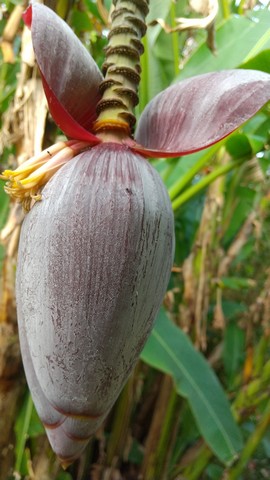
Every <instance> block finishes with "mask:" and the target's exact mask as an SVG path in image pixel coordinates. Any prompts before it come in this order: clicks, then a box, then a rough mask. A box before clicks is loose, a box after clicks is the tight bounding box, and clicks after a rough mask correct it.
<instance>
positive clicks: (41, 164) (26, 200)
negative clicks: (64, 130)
mask: <svg viewBox="0 0 270 480" xmlns="http://www.w3.org/2000/svg"><path fill="white" fill-rule="evenodd" d="M87 148H89V144H88V143H87V142H78V141H77V140H70V141H67V142H59V143H56V144H55V145H52V146H51V147H50V148H48V149H46V150H43V152H41V153H40V154H39V155H37V156H36V157H32V158H30V159H29V160H28V161H26V162H24V163H23V164H22V165H20V166H19V167H18V168H17V169H16V170H14V171H12V170H5V171H4V172H3V174H2V175H0V178H2V179H4V180H7V184H6V186H5V191H6V193H8V195H10V196H11V197H12V198H13V199H15V200H17V201H18V202H20V203H22V205H23V207H24V209H25V210H26V211H29V210H30V208H31V205H32V204H33V203H34V202H35V201H38V200H41V193H40V191H41V188H42V187H43V186H44V185H45V184H46V183H47V181H48V180H49V179H50V178H51V177H52V176H53V175H54V173H55V172H56V171H57V170H59V168H61V167H62V166H63V165H64V164H65V163H67V162H68V161H69V160H71V159H72V158H73V157H75V156H76V155H78V154H79V153H80V152H82V151H84V150H85V149H87Z"/></svg>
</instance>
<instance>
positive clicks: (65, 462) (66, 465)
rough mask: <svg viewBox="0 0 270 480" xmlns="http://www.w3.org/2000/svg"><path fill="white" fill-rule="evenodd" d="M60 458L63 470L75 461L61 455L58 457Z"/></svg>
mask: <svg viewBox="0 0 270 480" xmlns="http://www.w3.org/2000/svg"><path fill="white" fill-rule="evenodd" d="M58 460H59V462H60V465H61V467H62V468H63V470H66V469H67V468H68V467H69V466H70V465H72V463H73V461H70V460H63V459H61V458H60V457H58Z"/></svg>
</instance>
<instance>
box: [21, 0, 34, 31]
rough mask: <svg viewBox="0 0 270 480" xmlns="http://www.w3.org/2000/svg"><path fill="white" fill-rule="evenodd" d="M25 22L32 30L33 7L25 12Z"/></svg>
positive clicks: (23, 15) (23, 16)
mask: <svg viewBox="0 0 270 480" xmlns="http://www.w3.org/2000/svg"><path fill="white" fill-rule="evenodd" d="M22 18H23V21H24V23H25V25H26V26H27V27H28V28H31V25H32V5H29V7H28V8H27V9H26V10H25V12H23V14H22Z"/></svg>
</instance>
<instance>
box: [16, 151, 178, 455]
mask: <svg viewBox="0 0 270 480" xmlns="http://www.w3.org/2000/svg"><path fill="white" fill-rule="evenodd" d="M173 231H174V228H173V214H172V210H171V203H170V200H169V198H168V195H167V192H166V190H165V187H164V186H163V184H162V181H161V179H160V177H159V175H158V174H157V172H156V171H155V170H154V169H153V168H152V167H151V165H150V164H149V163H148V162H147V161H146V160H145V159H144V158H143V157H141V156H140V155H139V154H136V153H133V152H132V151H130V150H129V149H128V148H127V147H125V146H122V145H119V144H116V143H114V144H110V143H108V144H101V145H99V146H97V147H94V148H93V149H92V150H88V151H86V152H84V153H82V154H80V155H78V156H77V157H76V158H74V159H73V160H72V161H70V162H69V163H67V164H66V165H65V166H64V167H63V168H62V169H61V172H60V171H59V172H58V173H56V174H55V175H54V176H53V177H52V179H51V180H50V181H49V182H48V184H47V185H46V186H45V188H44V190H43V194H42V202H38V203H36V205H34V207H33V208H32V210H31V211H30V212H29V214H28V215H27V216H26V219H25V221H24V224H23V228H22V233H21V238H20V248H19V262H18V270H17V299H18V321H19V329H20V338H21V345H22V355H23V361H24V364H25V371H26V375H27V379H28V383H29V385H30V388H31V391H32V395H33V399H34V402H35V405H36V408H37V411H38V413H39V415H40V417H41V419H42V421H43V422H44V424H45V427H46V429H47V433H48V436H49V439H50V441H51V443H52V447H53V449H54V450H55V451H56V453H57V454H58V456H59V457H60V458H61V459H63V461H72V460H73V459H74V458H75V457H76V456H78V455H79V454H80V453H81V451H82V450H83V448H84V447H85V445H86V443H87V441H88V439H89V437H90V435H91V434H92V433H94V432H95V430H96V429H97V428H98V426H99V425H100V424H101V422H102V421H103V419H104V418H105V416H106V414H107V413H108V411H109V409H110V408H111V407H112V405H113V403H114V402H115V400H116V398H117V396H118V395H119V393H120V391H121V389H122V387H123V385H124V383H125V382H126V380H127V378H128V376H129V374H130V373H131V371H132V369H133V367H134V366H135V364H136V361H137V359H138V356H139V354H140V352H141V350H142V348H143V345H144V343H145V341H146V339H147V337H148V335H149V333H150V331H151V328H152V326H153V322H154V319H155V315H156V313H157V310H158V308H159V306H160V302H161V300H162V298H163V295H164V293H165V291H166V287H167V284H168V280H169V276H170V270H171V266H172V260H173V244H174V241H173V235H174V234H173Z"/></svg>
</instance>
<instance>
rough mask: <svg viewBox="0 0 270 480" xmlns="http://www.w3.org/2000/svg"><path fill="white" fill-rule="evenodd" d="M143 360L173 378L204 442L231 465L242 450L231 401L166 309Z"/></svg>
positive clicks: (143, 353) (160, 315)
mask: <svg viewBox="0 0 270 480" xmlns="http://www.w3.org/2000/svg"><path fill="white" fill-rule="evenodd" d="M180 349H181V352H180ZM175 351H179V352H180V353H179V354H176V353H175ZM141 358H142V360H143V361H145V362H146V363H148V364H150V365H151V366H153V367H155V368H158V369H159V370H162V371H163V372H165V373H168V374H170V375H172V376H173V379H174V381H175V385H176V390H177V393H179V394H180V395H182V396H184V397H185V398H187V400H188V402H189V405H190V408H191V410H192V412H193V415H194V417H195V419H196V422H197V426H198V428H199V430H200V432H201V434H202V435H203V437H204V439H205V441H206V442H207V443H208V445H209V446H210V448H211V449H212V451H213V452H214V453H215V454H216V455H217V457H218V458H219V459H220V460H221V461H222V462H224V463H230V462H232V461H233V460H234V459H235V457H236V456H237V454H238V452H239V450H240V449H241V448H242V439H241V435H240V431H239V429H238V427H237V425H236V424H235V422H234V420H233V417H232V414H231V412H230V407H229V402H228V401H227V399H226V397H225V395H224V392H223V390H222V388H221V386H220V384H219V382H218V380H217V378H216V376H215V374H214V372H213V371H212V370H211V368H210V367H209V365H208V364H207V362H206V360H205V359H204V358H203V356H202V355H201V354H200V353H199V352H197V351H196V350H195V349H194V347H193V346H192V344H191V342H190V340H189V339H188V337H187V336H186V335H185V334H184V333H183V332H181V330H180V329H179V328H178V327H176V326H175V325H174V324H173V323H171V322H170V321H169V319H168V318H167V316H166V314H165V312H164V310H161V311H160V313H159V316H158V319H157V323H156V326H155V329H154V331H153V333H152V336H151V337H150V340H149V341H148V343H147V344H146V347H145V348H144V350H143V352H142V355H141Z"/></svg>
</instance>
